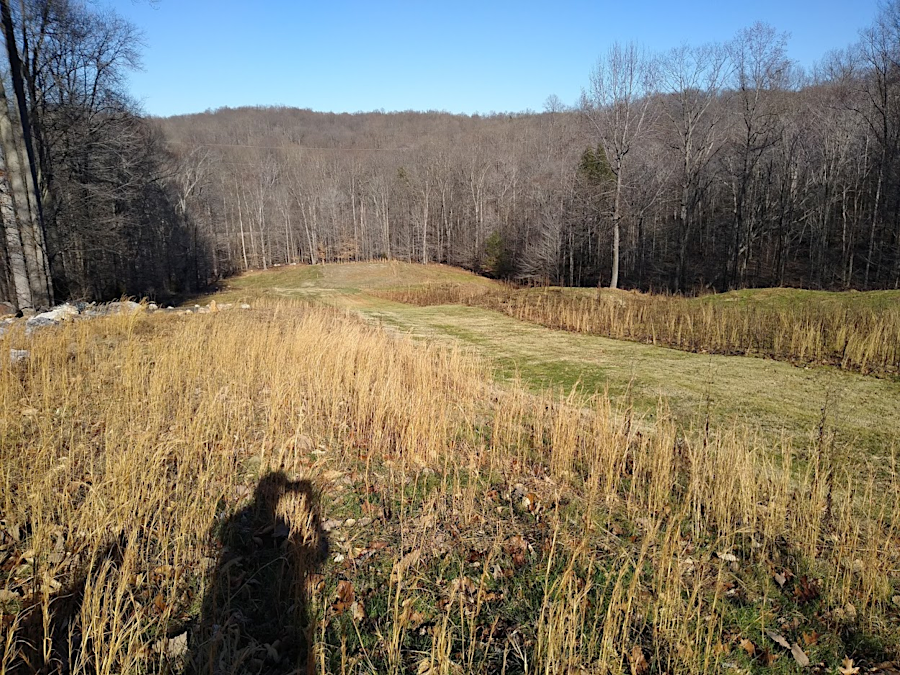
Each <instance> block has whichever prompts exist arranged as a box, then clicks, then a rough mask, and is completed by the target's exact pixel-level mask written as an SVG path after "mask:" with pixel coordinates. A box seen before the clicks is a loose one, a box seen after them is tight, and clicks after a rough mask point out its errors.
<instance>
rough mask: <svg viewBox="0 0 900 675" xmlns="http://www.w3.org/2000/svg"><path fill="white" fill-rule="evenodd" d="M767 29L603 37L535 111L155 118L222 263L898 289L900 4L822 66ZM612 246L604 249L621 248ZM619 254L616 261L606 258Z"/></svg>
mask: <svg viewBox="0 0 900 675" xmlns="http://www.w3.org/2000/svg"><path fill="white" fill-rule="evenodd" d="M786 39H787V38H786V36H784V35H780V34H778V33H777V32H775V31H774V30H773V29H772V28H771V27H768V26H766V25H763V24H758V25H755V26H753V27H751V28H749V29H747V30H744V31H742V32H741V33H739V34H738V35H737V36H736V37H735V38H734V39H732V40H731V41H729V42H727V43H723V44H718V45H705V46H700V47H683V48H679V49H677V50H674V51H671V52H668V53H665V54H648V53H645V52H642V51H641V50H639V49H638V48H636V47H634V46H631V45H627V46H621V45H617V46H614V47H613V48H612V49H610V50H609V51H608V52H607V53H606V54H605V55H604V56H603V57H602V58H601V59H600V61H599V62H598V65H597V67H596V68H595V69H594V71H593V73H592V76H591V78H590V81H589V82H586V89H585V93H584V96H583V100H582V102H581V105H580V106H578V107H577V108H565V107H563V106H562V105H560V104H559V102H558V101H555V100H554V99H552V98H551V99H550V100H549V101H548V106H547V110H545V111H544V112H541V113H531V112H527V113H522V114H492V115H486V116H477V115H476V116H471V117H470V116H459V115H450V114H447V113H442V112H425V113H415V112H401V113H382V112H375V113H364V114H354V115H349V114H341V115H336V114H330V113H315V112H312V111H309V110H297V109H289V108H280V107H260V108H242V109H221V110H217V111H214V112H206V113H203V114H198V115H190V116H183V117H176V118H170V119H165V120H158V121H157V124H159V125H160V128H161V129H162V130H163V133H164V134H165V136H166V138H167V139H168V140H169V142H170V143H171V146H172V148H173V149H174V150H175V152H177V153H178V154H179V156H181V157H182V158H183V162H184V164H183V166H184V173H183V174H182V182H181V186H182V193H181V195H180V199H182V200H183V201H182V203H183V204H184V205H185V208H186V209H187V210H188V211H189V212H190V213H191V214H193V217H194V219H195V220H196V222H197V223H198V224H199V226H200V227H201V229H202V231H203V232H205V233H206V234H207V235H208V236H209V237H210V238H211V239H212V240H213V241H215V247H216V257H217V261H216V269H217V270H218V271H219V272H220V273H221V272H224V271H227V270H240V269H247V268H265V267H267V266H270V265H273V264H282V263H290V262H308V263H316V262H318V261H336V260H342V261H348V260H369V259H375V258H399V259H402V260H409V261H418V262H432V261H439V262H446V263H450V264H454V265H461V266H464V267H468V268H470V269H474V270H478V271H481V272H484V273H487V274H489V275H494V276H504V277H511V278H516V279H521V280H530V281H535V282H550V283H554V284H568V285H592V284H598V283H599V284H602V285H607V284H610V281H611V277H612V276H613V265H614V262H617V263H618V271H617V272H618V273H617V276H618V279H617V280H616V282H614V283H613V285H624V286H628V287H638V288H660V289H668V290H682V291H690V290H696V289H699V288H703V287H705V288H710V287H711V288H716V289H727V288H735V287H744V286H770V285H800V286H809V287H815V288H880V287H895V286H897V284H898V283H900V190H898V189H897V185H898V169H900V155H898V142H900V134H898V131H900V100H898V93H900V82H898V78H897V75H898V63H900V5H896V6H894V7H892V8H891V9H889V10H887V11H886V12H885V13H884V14H883V15H882V16H881V17H879V19H878V21H877V22H876V23H875V24H874V25H873V26H872V27H871V28H870V29H869V31H868V32H867V33H866V34H865V35H863V36H862V39H861V41H860V42H859V43H858V44H856V45H853V46H851V47H849V48H847V49H846V50H843V51H839V52H834V53H832V54H830V55H829V56H828V57H827V58H826V59H825V60H824V61H823V63H822V65H821V67H820V68H819V69H818V70H817V72H815V73H812V74H807V73H803V72H801V71H800V70H799V69H798V68H797V67H795V65H794V64H792V63H791V62H790V61H789V59H788V58H787V57H786ZM617 242H618V243H617ZM616 249H618V254H617V255H616V254H615V253H614V252H615V251H616Z"/></svg>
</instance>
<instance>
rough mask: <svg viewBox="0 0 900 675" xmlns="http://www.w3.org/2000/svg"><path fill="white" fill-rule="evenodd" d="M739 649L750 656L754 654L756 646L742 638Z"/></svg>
mask: <svg viewBox="0 0 900 675" xmlns="http://www.w3.org/2000/svg"><path fill="white" fill-rule="evenodd" d="M741 649H743V650H744V651H745V652H747V653H748V654H749V655H750V656H753V655H754V654H756V645H755V644H753V642H751V641H750V640H748V639H747V638H743V639H742V640H741Z"/></svg>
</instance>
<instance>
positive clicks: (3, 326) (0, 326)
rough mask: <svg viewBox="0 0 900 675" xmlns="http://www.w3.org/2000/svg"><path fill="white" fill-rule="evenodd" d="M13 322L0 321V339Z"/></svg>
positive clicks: (12, 320)
mask: <svg viewBox="0 0 900 675" xmlns="http://www.w3.org/2000/svg"><path fill="white" fill-rule="evenodd" d="M15 322H16V320H15V319H0V337H2V336H3V334H4V333H6V331H8V330H9V329H10V327H11V326H12V325H13V324H14V323H15Z"/></svg>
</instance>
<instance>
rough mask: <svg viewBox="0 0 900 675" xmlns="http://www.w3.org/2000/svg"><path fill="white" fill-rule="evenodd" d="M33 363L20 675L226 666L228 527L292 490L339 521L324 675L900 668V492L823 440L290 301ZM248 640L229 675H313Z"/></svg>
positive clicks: (18, 372)
mask: <svg viewBox="0 0 900 675" xmlns="http://www.w3.org/2000/svg"><path fill="white" fill-rule="evenodd" d="M25 340H26V338H25V337H24V336H23V335H21V334H16V333H14V334H12V335H7V336H5V337H4V338H2V339H0V350H2V351H0V353H3V354H5V353H7V350H8V349H9V348H13V347H21V346H24V343H25ZM28 346H29V348H30V349H31V356H30V358H29V359H28V360H27V361H25V362H23V363H21V364H18V365H16V366H7V365H6V364H4V366H3V367H2V369H0V433H2V435H0V470H2V474H0V482H2V485H3V490H2V497H0V509H2V514H0V517H2V521H0V570H2V576H0V589H2V595H0V612H2V624H0V625H2V635H0V640H2V643H0V644H2V646H0V670H2V671H3V672H16V673H18V672H32V671H35V670H40V671H46V672H50V671H54V670H58V671H66V672H75V673H99V672H102V673H118V672H173V671H174V672H181V671H182V670H184V669H185V668H186V667H187V666H186V664H185V663H184V660H185V658H190V657H193V658H195V659H197V660H202V659H203V658H204V655H206V654H208V653H209V650H210V649H211V647H210V644H209V642H210V641H212V640H214V639H219V638H214V637H210V636H209V635H208V634H207V633H204V632H203V631H202V630H199V629H198V628H197V626H198V623H200V622H202V616H201V615H202V613H203V612H204V611H205V610H204V609H203V608H204V606H205V603H206V601H207V599H208V598H209V597H210V596H209V593H210V588H211V586H212V585H213V584H214V578H213V577H214V575H215V574H216V573H221V572H222V566H221V564H219V566H218V567H216V564H217V561H218V563H221V562H222V561H223V560H224V559H225V557H224V556H226V552H224V551H223V548H222V547H223V544H224V540H222V539H221V538H220V537H219V536H218V535H219V532H220V525H221V523H222V522H226V521H228V520H229V519H230V518H232V517H234V515H235V514H236V513H239V512H240V511H241V509H242V507H246V506H247V504H248V497H249V495H250V494H251V493H252V491H253V490H254V488H255V487H256V486H257V484H258V482H259V480H260V478H262V477H264V476H268V475H271V472H272V471H283V472H285V473H286V475H287V476H288V477H290V478H302V479H305V480H308V481H309V482H310V483H311V484H312V485H313V486H315V493H316V494H318V495H320V497H319V498H318V499H319V503H318V504H317V505H312V504H310V502H309V500H300V501H298V502H296V503H294V502H287V503H284V504H280V505H279V507H278V508H279V509H280V513H281V515H282V516H283V517H284V518H285V519H286V521H287V522H288V524H289V525H290V527H291V529H292V531H297V532H305V533H307V534H308V532H309V531H310V529H316V526H315V523H316V522H319V521H321V522H324V523H325V524H326V525H327V524H328V523H329V522H331V521H335V522H340V525H334V524H332V525H331V526H330V527H325V528H324V529H323V530H322V536H327V538H328V539H329V541H330V547H331V553H330V555H329V558H328V560H327V561H325V562H324V563H323V564H322V565H321V567H319V568H317V569H315V570H312V569H310V570H306V572H305V576H304V583H302V584H293V585H289V586H288V588H289V589H290V590H289V591H286V592H289V593H293V594H296V596H297V597H296V603H297V604H303V605H305V606H308V608H309V612H308V618H307V619H306V620H307V621H308V622H309V626H308V632H309V634H313V635H314V636H315V640H314V645H313V648H312V651H311V656H312V663H313V664H314V668H315V669H316V670H318V671H320V672H341V673H351V672H352V673H362V672H390V673H418V675H425V674H426V673H434V674H437V673H461V672H506V673H532V672H535V673H537V672H541V673H646V672H660V673H661V672H668V673H711V672H720V671H721V670H722V669H724V668H726V667H728V668H732V669H735V670H738V671H743V672H751V671H753V672H756V671H759V672H791V671H793V670H795V669H799V666H796V665H795V660H794V658H793V657H792V656H791V651H790V650H785V649H783V648H782V647H780V646H779V645H778V644H777V643H775V642H773V641H772V639H771V638H769V637H768V633H767V632H766V631H769V632H772V633H776V634H778V635H779V636H781V637H783V638H784V639H785V640H787V641H788V642H789V643H790V644H791V645H796V646H797V648H798V649H800V650H801V651H802V652H804V653H805V654H807V655H808V656H809V657H810V658H811V659H812V661H813V663H818V662H822V663H824V664H826V666H825V667H827V668H834V667H836V665H837V664H838V663H840V661H841V659H843V658H844V657H846V656H850V657H855V658H856V659H857V663H860V662H868V663H874V662H875V661H877V660H884V659H888V658H896V657H897V656H898V655H900V654H898V646H900V628H898V626H900V606H898V605H900V597H896V596H898V594H900V538H898V528H900V477H898V476H897V473H896V467H895V466H894V464H893V461H890V462H889V466H887V467H885V466H879V467H877V469H878V470H877V471H876V470H875V468H870V467H866V466H865V465H861V464H860V463H859V462H858V460H854V461H853V462H852V463H851V462H850V461H849V460H848V459H847V458H846V457H844V456H843V454H842V453H841V452H840V451H839V450H838V449H837V448H836V447H835V446H833V445H832V444H831V443H830V442H829V439H828V438H827V437H825V436H823V438H822V439H821V442H820V443H818V445H817V446H816V448H815V452H814V453H813V456H812V457H811V458H804V459H803V460H802V461H801V458H800V457H798V454H797V453H796V452H795V451H794V450H793V449H792V448H791V447H790V445H789V444H784V445H781V446H778V447H774V448H773V447H771V445H770V444H758V443H756V442H755V441H754V437H753V435H752V434H750V433H748V432H746V431H744V430H741V429H737V428H736V429H729V430H716V429H711V430H709V433H706V434H699V435H698V436H696V437H694V436H690V437H686V436H684V435H683V434H682V433H681V432H680V431H679V430H678V428H676V426H675V425H674V424H673V423H672V422H671V420H670V419H669V418H668V417H667V416H666V415H665V411H664V409H663V410H661V411H660V414H658V415H657V417H656V419H655V420H654V421H653V422H652V423H651V422H649V421H647V420H640V419H638V418H637V417H636V416H634V415H633V414H631V413H629V411H627V410H619V411H615V410H613V409H611V406H610V403H609V401H608V400H607V399H605V398H603V397H596V398H594V399H592V400H591V401H590V405H588V406H587V407H585V406H584V405H583V402H582V401H581V400H580V399H579V400H575V399H573V398H570V399H560V398H558V397H555V396H551V395H549V394H547V395H544V396H540V395H537V396H536V395H534V394H532V393H529V392H528V391H527V390H526V389H525V388H524V387H522V386H518V385H515V384H512V385H510V386H504V387H498V386H497V385H495V384H493V383H492V381H491V379H490V374H489V372H488V369H487V367H486V365H485V364H484V363H482V362H480V361H478V360H477V359H475V358H473V357H472V356H470V355H467V354H464V353H461V352H460V351H459V350H455V349H452V348H448V347H444V346H435V345H425V344H421V343H415V342H413V341H411V340H409V339H407V338H403V337H396V336H392V335H389V334H387V333H385V332H383V331H381V330H379V329H377V328H375V327H372V326H369V325H366V324H365V323H363V322H362V321H360V320H358V319H355V318H353V317H351V316H348V315H346V314H343V313H341V312H337V311H334V310H329V309H326V308H321V307H309V306H305V305H304V304H302V303H298V302H290V301H284V300H281V301H278V300H259V301H257V303H256V305H255V307H254V309H253V310H252V311H248V312H241V311H238V310H232V311H228V312H220V313H215V314H207V315H194V316H173V315H144V314H137V315H133V316H115V317H108V318H103V319H97V320H93V321H89V322H77V323H74V324H70V325H65V326H62V327H60V328H58V329H52V330H46V331H44V332H41V333H38V334H37V335H36V336H34V337H33V338H31V341H30V344H29V345H28ZM876 476H878V478H877V479H876ZM310 494H312V493H310ZM350 520H352V521H354V522H352V523H351V522H350ZM261 536H262V535H261ZM303 536H306V535H303ZM253 541H254V542H255V541H256V538H254V539H253ZM249 545H250V546H251V547H252V546H254V545H255V544H254V543H252V542H251V543H250V544H249ZM258 545H259V546H260V547H264V546H265V544H264V543H263V539H262V538H259V544H258ZM272 550H275V549H272ZM277 550H278V551H280V550H282V549H277ZM229 560H234V561H235V562H234V565H235V568H236V569H239V568H240V566H241V565H242V564H245V563H246V561H243V562H242V561H241V560H240V559H229ZM229 564H231V563H229ZM238 579H240V581H238V582H236V583H238V584H239V587H235V588H236V589H235V588H233V589H232V590H234V592H235V593H238V592H241V593H244V594H246V595H248V596H250V599H251V601H252V597H253V594H254V593H263V591H264V590H265V584H259V583H257V584H256V585H254V584H251V583H250V580H248V579H246V578H243V577H240V576H239V577H238ZM229 588H232V587H229ZM258 604H259V603H257V605H258ZM256 609H257V610H261V609H264V607H259V606H257V607H256ZM226 618H228V617H226ZM225 626H226V627H228V630H230V631H231V632H230V633H228V635H229V636H230V637H226V638H221V639H220V641H219V642H218V643H216V646H215V648H216V649H217V650H218V651H217V656H216V658H217V659H218V662H217V663H214V664H210V663H207V665H208V666H209V667H210V670H211V671H212V672H274V671H279V672H281V671H283V672H289V671H290V670H291V668H296V669H300V671H301V672H302V669H303V668H305V667H306V665H307V664H306V662H305V661H304V662H303V663H296V664H284V663H277V659H278V658H281V657H280V656H279V653H281V654H284V653H287V652H286V651H285V646H284V645H283V644H278V645H275V644H273V643H266V644H262V643H257V642H254V641H253V640H250V639H244V638H242V636H241V631H246V630H250V628H252V626H251V627H249V628H248V627H247V626H246V622H245V623H241V621H240V620H238V619H235V620H234V621H233V622H231V621H230V620H229V621H226V622H225ZM184 631H187V635H188V640H189V650H188V652H187V654H186V655H181V654H177V653H174V652H171V651H168V646H167V642H166V638H167V637H173V636H175V635H178V634H181V633H183V632H184ZM244 637H246V636H244ZM229 645H233V646H234V647H233V648H232V647H230V646H229ZM279 650H281V652H279ZM273 651H274V653H275V656H273V655H272V653H273ZM220 667H221V669H220ZM279 669H281V670H279ZM204 672H205V671H204Z"/></svg>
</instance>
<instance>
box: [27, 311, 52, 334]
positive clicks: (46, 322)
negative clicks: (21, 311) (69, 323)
mask: <svg viewBox="0 0 900 675" xmlns="http://www.w3.org/2000/svg"><path fill="white" fill-rule="evenodd" d="M58 325H59V321H56V320H54V319H48V318H46V317H43V316H40V315H38V316H33V317H31V318H30V319H28V321H27V322H26V323H25V334H26V335H31V333H32V332H34V331H35V330H37V329H38V328H45V327H46V326H58Z"/></svg>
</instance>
